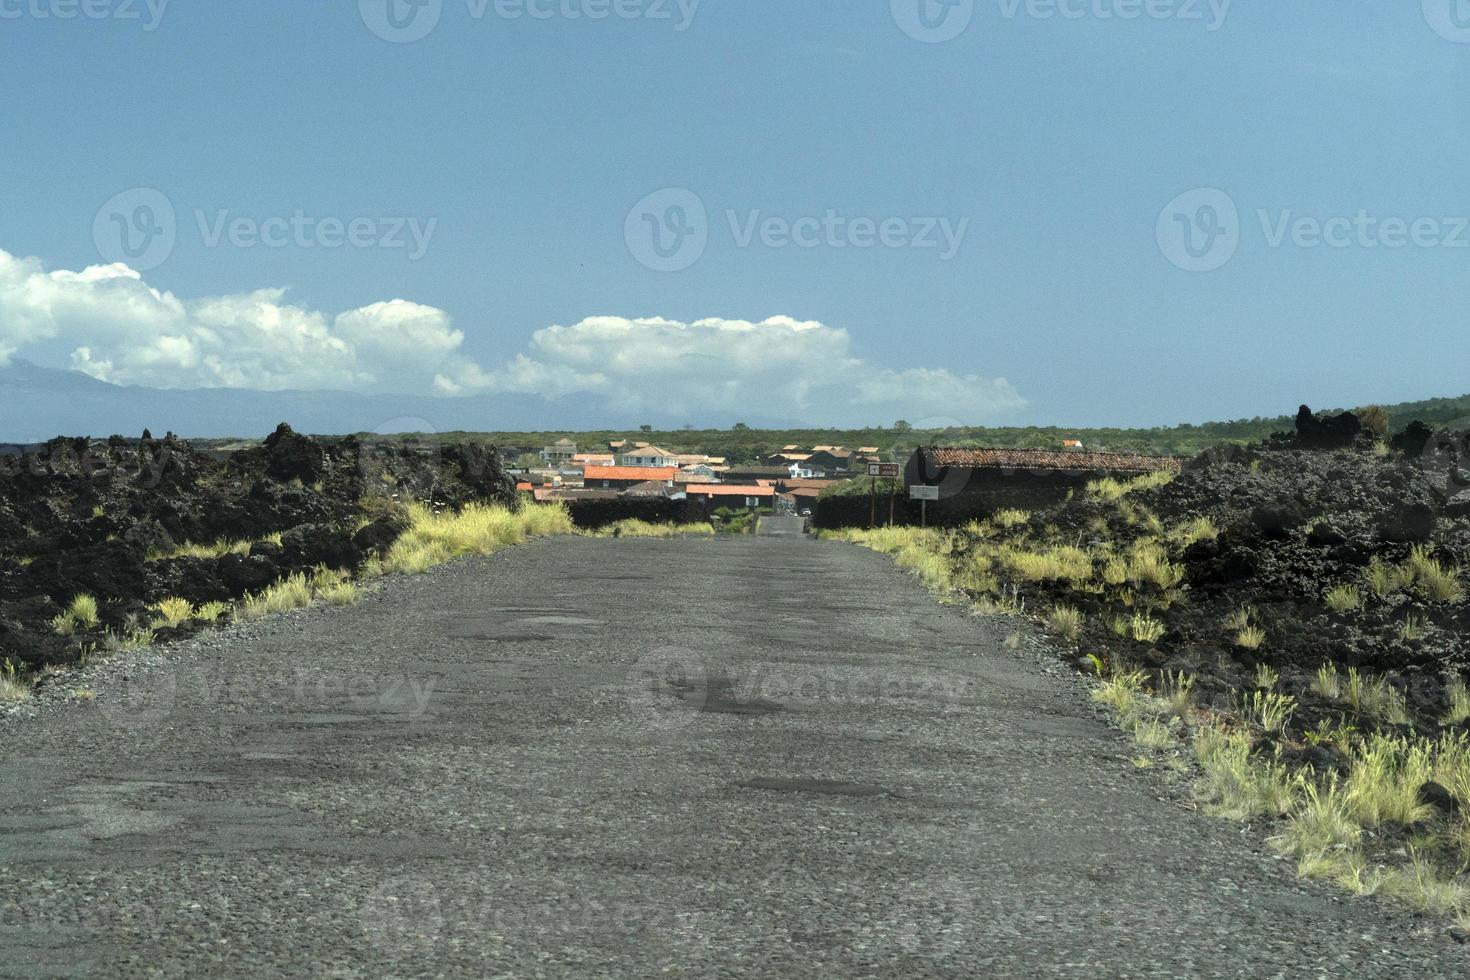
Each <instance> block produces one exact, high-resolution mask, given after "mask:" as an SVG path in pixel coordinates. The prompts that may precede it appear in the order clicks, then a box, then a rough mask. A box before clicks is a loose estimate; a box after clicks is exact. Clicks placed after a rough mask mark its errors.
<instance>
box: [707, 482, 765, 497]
mask: <svg viewBox="0 0 1470 980" xmlns="http://www.w3.org/2000/svg"><path fill="white" fill-rule="evenodd" d="M775 495H776V488H775V487H739V486H731V485H730V484H728V483H711V484H708V485H706V486H702V487H695V486H692V487H690V488H689V496H691V497H774V496H775Z"/></svg>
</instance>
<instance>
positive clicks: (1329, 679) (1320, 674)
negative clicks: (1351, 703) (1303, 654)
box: [1312, 663, 1342, 701]
mask: <svg viewBox="0 0 1470 980" xmlns="http://www.w3.org/2000/svg"><path fill="white" fill-rule="evenodd" d="M1312 690H1314V691H1316V692H1317V693H1318V694H1320V695H1321V696H1322V697H1324V698H1327V699H1328V700H1329V701H1340V700H1342V675H1341V674H1339V673H1338V672H1337V665H1336V664H1332V663H1326V664H1323V665H1322V666H1321V667H1318V668H1317V676H1316V677H1314V678H1313V679H1312Z"/></svg>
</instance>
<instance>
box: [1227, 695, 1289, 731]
mask: <svg viewBox="0 0 1470 980" xmlns="http://www.w3.org/2000/svg"><path fill="white" fill-rule="evenodd" d="M1296 708H1297V704H1296V698H1294V697H1291V696H1290V695H1287V694H1277V693H1275V692H1273V691H1253V692H1252V693H1251V694H1250V696H1249V697H1246V698H1243V699H1242V700H1241V702H1240V713H1241V715H1242V716H1244V717H1245V718H1246V719H1247V720H1249V721H1250V722H1251V724H1253V725H1255V726H1257V727H1258V728H1260V729H1262V730H1263V731H1267V732H1281V731H1284V730H1285V728H1286V723H1287V722H1289V721H1290V720H1291V716H1292V715H1293V714H1295V713H1296Z"/></svg>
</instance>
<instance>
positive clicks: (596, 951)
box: [0, 535, 1470, 978]
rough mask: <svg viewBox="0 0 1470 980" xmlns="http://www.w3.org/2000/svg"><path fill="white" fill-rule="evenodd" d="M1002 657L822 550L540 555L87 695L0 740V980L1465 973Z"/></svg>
mask: <svg viewBox="0 0 1470 980" xmlns="http://www.w3.org/2000/svg"><path fill="white" fill-rule="evenodd" d="M1009 630H1010V627H1009V626H1008V625H1007V624H1005V623H1003V622H992V621H988V620H984V619H978V618H975V617H972V616H970V615H968V614H967V613H966V612H965V611H964V610H961V609H958V608H954V607H948V608H946V607H940V606H938V605H936V604H935V603H934V602H933V601H932V599H931V598H930V597H929V596H928V595H927V594H926V593H925V592H924V591H923V590H922V589H921V588H920V587H919V586H918V584H917V583H916V582H915V581H914V580H913V579H911V578H910V577H909V576H907V575H906V574H904V573H903V572H901V571H899V570H897V569H896V568H894V567H893V565H892V563H891V562H890V561H889V560H888V559H886V558H884V557H882V556H879V555H875V554H872V553H869V552H866V551H862V550H859V549H856V548H853V547H850V546H846V545H840V544H832V543H820V542H814V541H811V540H809V539H806V538H803V537H800V536H789V535H785V536H780V535H778V536H769V537H767V536H760V537H748V538H743V539H721V540H682V541H681V540H676V541H633V540H594V539H566V540H552V541H543V542H539V543H535V544H531V545H528V546H526V547H523V548H519V549H515V550H513V551H510V552H507V553H504V554H502V555H499V556H496V557H494V558H489V559H481V560H471V561H464V562H460V563H456V564H454V565H451V566H447V567H445V568H441V569H438V570H436V571H434V572H431V573H430V574H428V575H425V576H422V577H418V578H414V579H398V580H392V581H389V582H387V583H385V584H384V585H383V586H382V588H381V589H380V590H379V591H378V592H377V593H376V594H375V595H373V596H371V597H369V598H368V599H367V600H366V601H365V602H364V603H363V604H362V605H361V606H358V607H356V608H353V609H313V610H308V611H304V612H301V613H297V614H293V615H290V616H286V617H281V618H278V619H275V620H270V621H267V622H264V623H259V624H254V625H249V626H237V627H230V628H228V629H225V630H221V631H217V632H214V633H211V634H209V635H208V636H207V637H205V638H202V639H200V640H196V641H191V642H190V643H185V644H179V645H176V646H174V647H172V648H166V649H163V650H155V651H149V652H145V653H141V654H136V655H130V656H128V657H125V658H115V659H113V660H111V661H108V662H106V663H104V664H102V665H99V666H98V667H96V668H93V669H92V670H91V671H89V672H88V673H86V674H84V675H82V676H81V678H80V679H73V680H71V681H68V682H67V683H68V684H70V685H71V687H72V688H73V691H72V692H71V693H67V692H64V691H60V690H57V691H52V692H50V693H45V694H42V695H40V696H38V698H37V699H36V701H35V702H34V703H33V704H32V706H31V707H30V708H28V709H26V711H25V712H24V716H13V717H11V718H9V719H8V720H0V745H3V750H4V751H3V762H0V973H3V974H4V975H7V976H11V975H19V976H83V975H91V976H106V977H112V976H143V975H164V976H181V977H183V976H187V977H196V978H197V977H207V976H272V975H280V976H288V975H289V976H305V975H310V976H349V977H356V976H361V977H380V976H419V975H443V976H470V977H482V976H547V977H562V976H598V977H603V976H614V977H647V976H654V975H670V976H691V977H714V976H718V977H762V978H769V977H819V976H820V977H842V978H856V977H870V976H883V977H889V976H892V977H912V976H954V977H960V976H1041V977H1058V976H1064V977H1088V978H1091V977H1121V976H1131V977H1144V976H1190V977H1195V976H1204V977H1214V976H1231V977H1236V976H1238V977H1289V978H1301V977H1317V976H1334V977H1335V976H1371V977H1386V976H1398V977H1440V976H1444V977H1449V976H1464V975H1466V974H1467V973H1470V949H1467V948H1465V947H1460V946H1457V945H1455V944H1454V943H1453V942H1452V941H1451V940H1449V939H1447V938H1445V937H1444V936H1443V929H1444V925H1445V924H1444V923H1442V922H1435V921H1432V920H1420V919H1415V918H1413V917H1411V916H1410V915H1408V914H1406V913H1404V912H1400V911H1398V910H1397V909H1396V908H1394V907H1393V906H1390V905H1387V904H1384V903H1380V902H1378V901H1376V900H1364V899H1353V898H1348V897H1346V896H1343V895H1340V894H1339V893H1337V892H1335V891H1333V890H1332V889H1331V888H1329V887H1327V886H1319V885H1316V884H1303V883H1299V882H1298V881H1296V879H1295V877H1294V875H1293V873H1292V869H1291V867H1290V866H1289V865H1288V864H1287V863H1285V862H1282V861H1278V860H1275V859H1274V858H1273V857H1271V856H1270V854H1269V853H1268V851H1267V850H1266V849H1265V847H1264V846H1263V845H1262V843H1261V841H1260V839H1259V837H1258V836H1257V835H1255V834H1253V833H1246V832H1242V831H1241V830H1240V829H1238V828H1237V827H1235V826H1233V825H1231V824H1228V823H1225V822H1220V821H1215V820H1212V819H1210V818H1207V817H1204V816H1201V815H1199V814H1195V813H1190V812H1186V811H1185V810H1183V809H1181V808H1180V807H1178V806H1176V805H1174V804H1173V803H1171V802H1168V801H1166V800H1163V799H1160V796H1161V790H1160V789H1159V788H1158V787H1159V784H1158V783H1157V782H1156V780H1157V778H1158V777H1156V776H1154V775H1152V774H1149V773H1141V772H1136V771H1134V769H1133V767H1132V766H1131V765H1130V764H1129V761H1128V760H1129V757H1130V756H1131V755H1132V753H1131V751H1130V748H1129V745H1128V744H1127V742H1126V741H1125V740H1124V739H1123V738H1122V737H1121V736H1119V735H1117V734H1116V733H1114V732H1111V731H1110V730H1109V729H1108V728H1107V727H1106V726H1105V725H1104V724H1103V723H1102V722H1100V721H1099V720H1098V719H1097V718H1096V717H1095V716H1094V714H1093V712H1092V711H1091V710H1090V709H1089V708H1088V707H1087V705H1086V701H1085V698H1084V696H1083V693H1082V692H1083V688H1082V684H1081V682H1080V681H1079V680H1078V679H1077V678H1075V677H1071V676H1066V675H1064V674H1063V673H1062V672H1060V671H1058V672H1056V673H1049V672H1048V671H1047V661H1046V660H1045V659H1044V658H1043V657H1041V656H1040V655H1037V654H1033V653H1028V652H1026V651H1025V650H1022V651H1019V652H1018V651H1013V650H1007V649H1005V648H1003V646H1002V641H1003V639H1004V638H1005V636H1006V635H1008V633H1009ZM79 685H84V686H85V687H86V689H87V690H85V691H81V692H79V693H78V692H77V691H76V690H75V689H76V688H77V687H78V686H79Z"/></svg>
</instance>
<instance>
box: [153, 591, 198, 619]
mask: <svg viewBox="0 0 1470 980" xmlns="http://www.w3.org/2000/svg"><path fill="white" fill-rule="evenodd" d="M151 608H152V611H153V612H155V613H157V614H158V619H157V621H156V625H159V626H170V627H177V626H182V625H183V624H184V623H187V622H188V621H189V620H191V619H193V618H194V615H195V609H194V604H193V603H192V602H190V601H189V600H188V599H181V598H179V597H177V596H170V597H169V598H167V599H164V600H162V601H161V602H156V603H154V604H153V606H152V607H151Z"/></svg>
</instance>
